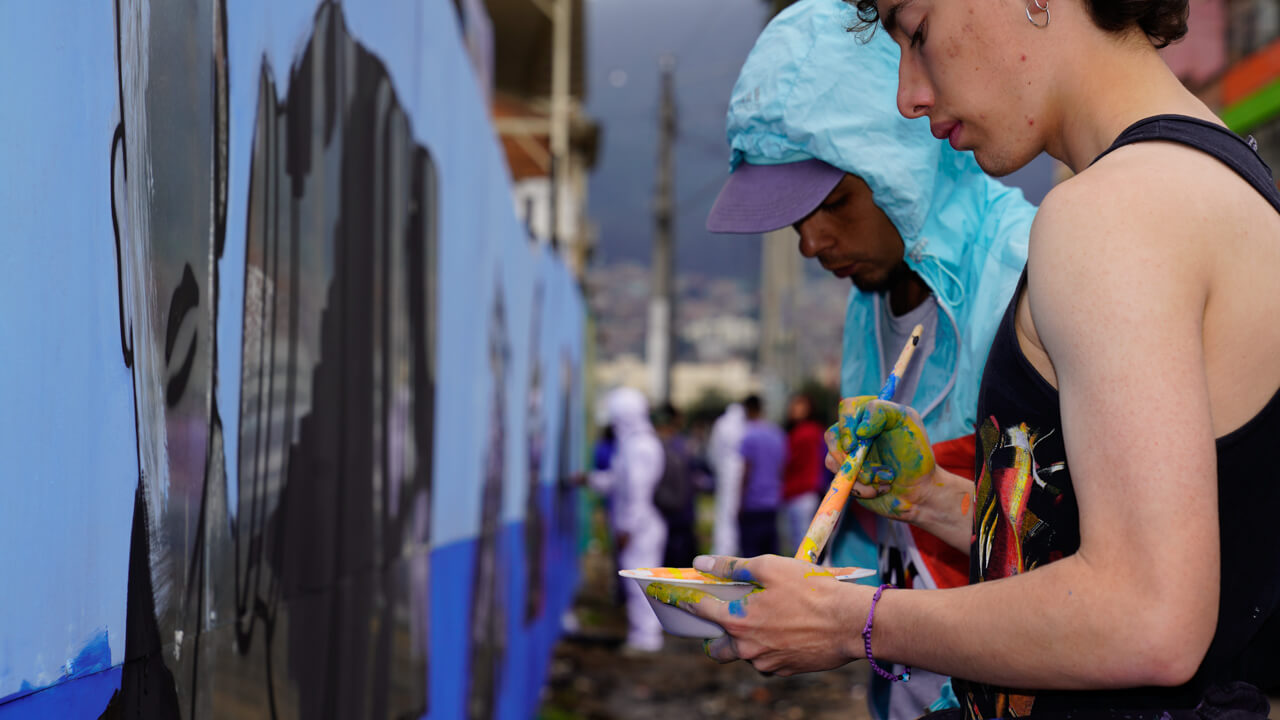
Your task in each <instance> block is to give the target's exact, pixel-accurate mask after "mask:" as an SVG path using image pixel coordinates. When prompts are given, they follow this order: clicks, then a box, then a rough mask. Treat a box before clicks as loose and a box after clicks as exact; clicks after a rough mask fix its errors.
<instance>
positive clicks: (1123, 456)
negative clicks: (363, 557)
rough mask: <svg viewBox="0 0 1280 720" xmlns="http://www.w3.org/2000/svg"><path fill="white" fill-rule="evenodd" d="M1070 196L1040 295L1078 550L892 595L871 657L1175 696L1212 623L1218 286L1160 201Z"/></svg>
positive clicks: (1048, 224) (1037, 268) (1004, 678)
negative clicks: (1213, 288)
mask: <svg viewBox="0 0 1280 720" xmlns="http://www.w3.org/2000/svg"><path fill="white" fill-rule="evenodd" d="M1109 190H1110V191H1112V192H1114V188H1109ZM1064 195H1065V197H1061V198H1059V199H1058V202H1056V203H1053V204H1048V203H1047V204H1046V206H1045V207H1044V208H1043V209H1042V210H1041V215H1040V217H1039V218H1038V219H1037V221H1036V226H1035V228H1034V229H1033V233H1032V245H1031V247H1032V254H1031V260H1030V265H1029V267H1030V283H1029V288H1030V296H1029V300H1030V308H1031V313H1032V318H1033V320H1034V331H1035V332H1036V334H1038V336H1039V338H1040V340H1041V342H1042V343H1043V345H1044V348H1045V350H1046V352H1047V353H1048V355H1049V357H1050V358H1051V360H1052V363H1053V369H1054V372H1055V373H1056V376H1057V383H1058V387H1059V392H1060V397H1061V406H1062V422H1063V437H1064V442H1065V445H1066V451H1067V457H1068V467H1069V468H1070V470H1071V474H1072V481H1073V484H1074V486H1075V490H1076V494H1077V498H1078V502H1079V507H1080V536H1081V544H1080V550H1079V552H1078V553H1076V554H1075V555H1073V556H1071V557H1069V558H1066V559H1064V560H1062V561H1059V562H1057V563H1053V564H1051V565H1048V566H1046V567H1043V568H1040V569H1038V570H1035V571H1032V572H1029V573H1025V574H1023V575H1021V576H1018V577H1014V578H1009V579H1007V580H1004V581H999V582H994V583H984V584H982V585H980V586H974V587H969V588H962V589H959V590H956V591H954V592H950V591H949V592H946V593H936V594H935V593H920V594H918V596H917V594H915V593H897V594H896V595H894V596H893V597H892V598H891V599H890V600H889V602H887V603H885V605H884V607H883V608H882V612H883V613H884V615H883V616H882V618H878V622H877V626H878V628H879V629H882V630H883V632H882V633H881V634H882V635H883V637H882V638H881V642H882V643H883V644H879V643H877V644H876V646H877V647H882V648H883V649H882V650H881V651H880V652H883V653H884V654H885V656H886V657H894V656H897V657H899V658H900V659H902V660H913V661H915V662H918V663H919V664H921V665H924V666H927V667H931V668H934V669H938V670H941V671H943V672H948V673H951V674H958V675H961V676H968V677H975V678H978V679H982V680H986V681H990V682H996V683H1000V684H1006V685H1011V686H1015V687H1068V688H1070V687H1105V686H1128V685H1134V684H1138V683H1154V684H1178V683H1181V682H1184V681H1185V680H1186V679H1188V678H1189V677H1190V676H1191V674H1192V673H1194V671H1195V669H1196V667H1197V666H1198V665H1199V663H1200V661H1201V659H1202V658H1203V655H1204V652H1205V651H1206V650H1207V648H1208V645H1209V642H1210V640H1211V639H1212V636H1213V631H1214V627H1215V624H1216V617H1217V600H1218V598H1217V588H1218V572H1219V559H1218V524H1217V502H1216V501H1217V492H1216V469H1215V454H1214V445H1213V431H1212V425H1211V415H1210V410H1209V396H1208V389H1207V382H1206V378H1205V368H1204V349H1203V343H1202V340H1201V337H1202V327H1201V326H1202V319H1203V310H1204V304H1205V301H1206V297H1207V287H1208V281H1207V275H1206V274H1205V271H1204V269H1203V266H1202V265H1201V263H1200V262H1199V261H1198V260H1199V257H1198V253H1197V252H1196V251H1195V249H1194V248H1191V247H1190V246H1189V245H1190V243H1189V242H1188V240H1187V239H1185V238H1180V237H1179V234H1178V232H1177V230H1176V228H1174V227H1171V226H1170V220H1169V219H1167V218H1160V217H1157V216H1156V213H1159V212H1167V210H1168V208H1161V207H1158V206H1156V207H1153V203H1152V202H1151V200H1150V199H1149V196H1148V197H1143V196H1141V195H1140V194H1139V195H1138V196H1136V197H1128V198H1125V197H1115V196H1112V197H1110V198H1105V199H1104V198H1099V197H1091V196H1090V195H1089V194H1088V192H1087V188H1086V189H1085V191H1084V192H1081V191H1079V190H1077V191H1075V192H1068V193H1064ZM992 607H999V608H1001V611H1000V612H999V613H989V612H984V611H983V609H984V608H988V609H989V608H992ZM1045 608H1053V610H1052V611H1051V612H1046V611H1045ZM1037 639H1039V640H1040V641H1039V642H1037V641H1036V640H1037ZM1048 639H1052V642H1048V641H1047V640H1048ZM875 640H876V638H873V641H875Z"/></svg>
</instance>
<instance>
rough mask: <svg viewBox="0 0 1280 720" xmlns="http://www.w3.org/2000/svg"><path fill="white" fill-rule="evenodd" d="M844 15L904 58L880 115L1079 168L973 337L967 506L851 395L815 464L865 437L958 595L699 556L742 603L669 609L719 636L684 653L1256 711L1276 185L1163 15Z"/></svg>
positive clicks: (984, 1) (1273, 650) (917, 447)
mask: <svg viewBox="0 0 1280 720" xmlns="http://www.w3.org/2000/svg"><path fill="white" fill-rule="evenodd" d="M857 5H858V7H859V11H860V13H861V15H862V17H863V19H864V20H867V21H868V23H873V22H879V23H882V25H883V27H881V28H880V31H885V30H887V31H888V32H889V33H890V35H891V37H893V38H894V40H896V41H897V43H898V45H899V47H900V48H901V51H902V60H901V68H900V74H899V92H898V100H899V109H900V110H901V111H902V113H903V114H904V115H907V116H908V117H919V116H928V117H929V118H930V121H931V124H932V128H933V131H934V134H935V135H936V136H938V137H939V138H946V139H947V140H948V141H949V142H950V143H951V144H952V145H953V146H954V147H956V148H958V149H969V150H972V151H973V152H974V155H975V157H976V158H977V160H978V162H979V164H980V165H982V167H983V168H984V169H985V170H987V171H988V172H989V173H992V174H996V175H1002V174H1005V173H1008V172H1011V171H1013V170H1015V169H1017V168H1018V167H1021V166H1022V165H1024V164H1025V163H1027V162H1028V161H1030V160H1031V159H1032V158H1033V157H1035V156H1036V155H1038V154H1039V153H1040V152H1042V151H1047V152H1048V153H1050V154H1051V155H1053V156H1054V157H1056V158H1058V159H1059V160H1061V161H1063V162H1064V163H1066V164H1067V165H1068V166H1069V167H1070V168H1071V169H1072V170H1074V171H1075V172H1076V173H1077V174H1076V176H1075V177H1073V178H1072V179H1071V180H1068V181H1066V182H1065V183H1063V184H1062V185H1060V186H1059V187H1058V188H1056V189H1055V190H1054V191H1053V192H1052V193H1050V195H1049V196H1048V197H1047V198H1046V199H1045V201H1044V203H1043V205H1042V206H1041V209H1040V213H1039V216H1038V217H1037V219H1036V221H1035V224H1034V226H1033V228H1032V235H1031V242H1030V253H1029V259H1028V267H1027V273H1026V278H1025V282H1024V285H1023V286H1022V287H1021V288H1020V291H1019V294H1018V296H1017V297H1015V298H1014V300H1013V302H1012V303H1011V304H1010V307H1009V309H1008V312H1007V314H1006V318H1005V323H1004V326H1003V329H1002V331H1001V333H998V334H997V339H996V341H995V343H994V344H993V346H992V351H991V354H990V360H989V362H988V366H987V372H986V375H985V378H984V384H983V390H982V394H981V398H980V408H981V415H980V418H979V424H980V427H979V428H978V430H979V435H980V440H979V443H980V444H979V448H978V454H979V465H980V467H979V468H978V469H979V471H980V473H981V476H980V478H979V481H978V483H977V487H976V489H975V486H974V484H973V483H969V482H967V481H964V480H963V479H961V478H959V477H958V476H955V475H952V474H950V473H948V472H946V471H943V470H941V469H937V468H936V467H935V463H934V461H933V458H932V456H931V454H930V452H929V446H928V439H927V437H926V436H925V433H924V432H923V431H922V429H921V428H920V425H919V421H918V418H917V417H916V415H915V413H914V412H913V411H910V410H908V409H905V408H903V407H901V406H897V405H893V404H891V403H884V402H880V401H876V400H874V399H873V398H853V399H850V400H847V401H845V402H846V408H845V410H846V411H847V416H848V417H847V421H846V426H847V428H848V430H849V431H850V432H849V433H848V436H847V437H846V439H845V441H844V443H843V444H842V447H840V448H836V449H835V450H833V458H832V459H833V460H835V461H842V460H843V459H844V458H843V452H848V451H850V450H851V447H850V445H851V440H852V439H853V438H865V439H868V440H873V441H874V445H873V448H874V449H873V451H872V458H873V460H874V461H875V462H876V464H878V465H879V466H880V467H870V466H868V467H864V472H863V473H862V474H861V475H860V480H862V481H866V482H867V483H868V484H859V485H858V486H856V487H855V492H856V493H858V494H859V496H860V497H861V498H863V499H872V498H876V497H877V496H882V495H885V494H888V495H889V496H890V498H888V499H890V500H892V501H893V502H894V504H896V505H897V506H898V507H899V508H902V507H906V508H907V509H908V510H907V512H906V513H904V514H905V515H907V516H909V520H910V521H911V522H913V523H915V524H917V525H919V526H921V527H923V528H925V529H927V530H929V531H930V532H932V533H933V534H935V535H937V536H939V537H941V538H943V539H945V540H947V541H948V542H949V543H951V544H952V545H953V546H955V547H958V548H964V549H966V550H969V551H970V552H971V568H970V575H971V580H972V581H973V582H972V584H970V585H969V586H967V587H962V588H956V589H949V590H937V591H921V592H915V593H900V592H894V591H893V590H888V591H886V592H883V593H882V594H881V595H880V596H879V598H880V599H879V601H878V603H876V602H875V601H874V596H873V594H872V591H871V590H870V589H868V588H863V587H857V586H848V585H841V584H839V583H836V582H834V581H833V580H832V579H830V578H825V577H821V576H814V575H813V574H812V573H811V571H810V570H809V569H808V568H807V567H806V566H805V565H804V564H803V563H800V562H797V561H794V560H789V559H782V558H771V557H766V558H756V559H752V560H749V561H741V560H734V559H728V558H706V559H701V560H699V561H698V562H695V565H697V566H699V567H701V568H704V569H707V570H710V571H713V572H716V573H717V574H721V575H725V576H729V575H736V576H739V577H750V578H752V579H754V580H755V581H756V582H758V583H759V584H761V585H762V586H763V587H764V589H763V590H761V591H759V592H756V593H755V594H753V595H751V596H749V598H748V599H747V600H746V602H745V603H742V604H740V605H735V606H734V607H733V612H732V613H731V612H730V609H729V608H728V607H727V606H726V605H725V604H724V603H719V602H716V601H713V600H703V601H701V602H699V603H696V604H694V605H691V606H689V607H690V609H691V610H692V611H693V612H695V613H697V614H699V615H701V616H704V617H707V618H710V619H712V620H714V621H716V622H718V623H720V624H721V625H723V626H724V627H725V628H726V631H727V633H728V635H726V636H725V637H724V638H721V639H718V640H715V641H713V642H712V643H710V645H709V647H708V653H709V654H710V655H711V656H712V657H714V658H716V659H718V660H721V661H729V660H734V659H739V658H741V659H746V660H748V661H750V662H751V663H752V664H753V665H754V666H755V667H756V668H757V669H759V670H761V671H764V672H776V673H779V674H791V673H796V672H803V671H810V670H817V669H822V668H828V667H832V666H835V665H838V664H841V663H843V662H847V661H848V660H850V659H858V658H864V657H867V656H868V655H869V654H872V655H874V657H875V659H876V664H877V666H880V665H885V664H887V663H889V662H900V663H906V664H908V665H913V666H918V667H924V668H927V669H930V670H933V671H936V672H942V673H947V674H951V675H954V676H957V677H963V678H969V679H970V680H971V682H970V683H968V684H967V686H966V687H964V688H963V689H962V692H963V697H962V704H964V705H965V710H966V713H967V714H968V715H969V716H970V717H978V716H981V717H992V716H1001V717H1014V716H1021V717H1026V716H1031V717H1061V716H1064V715H1066V714H1068V713H1074V714H1075V715H1076V716H1077V717H1079V716H1087V717H1107V716H1121V715H1123V716H1126V717H1151V718H1157V717H1184V716H1185V717H1194V716H1196V708H1197V706H1202V708H1201V712H1206V713H1207V712H1214V711H1216V710H1219V709H1222V708H1226V707H1230V708H1233V709H1234V710H1235V711H1237V712H1239V713H1241V714H1240V715H1233V716H1232V717H1265V715H1266V712H1267V709H1266V701H1265V698H1264V697H1262V696H1261V695H1260V694H1259V693H1257V692H1256V690H1255V689H1254V688H1253V687H1252V686H1250V685H1247V684H1242V683H1254V684H1265V683H1268V682H1272V681H1274V680H1275V675H1274V673H1275V670H1276V663H1277V657H1280V648H1278V647H1277V636H1278V635H1280V630H1278V628H1280V610H1278V609H1277V606H1280V542H1278V541H1277V540H1276V538H1275V537H1274V534H1273V533H1271V532H1269V530H1268V528H1269V527H1272V526H1273V525H1274V522H1275V520H1276V518H1277V517H1280V490H1277V487H1280V483H1278V482H1276V480H1277V475H1280V472H1277V471H1276V470H1275V469H1274V463H1273V461H1272V459H1271V457H1270V453H1269V452H1268V450H1269V446H1270V445H1271V444H1274V443H1275V441H1276V439H1277V438H1278V437H1280V397H1278V393H1277V388H1278V387H1280V363H1277V362H1276V360H1275V359H1276V358H1277V357H1280V325H1277V324H1276V323H1274V322H1272V321H1271V318H1274V317H1276V316H1277V315H1278V314H1280V290H1278V287H1280V286H1278V284H1277V283H1276V280H1275V279H1276V278H1277V277H1278V276H1280V212H1278V211H1280V195H1277V194H1276V192H1275V188H1274V185H1272V184H1270V183H1269V182H1267V181H1266V176H1267V175H1268V174H1269V171H1267V170H1266V169H1265V166H1264V165H1262V163H1261V161H1260V160H1259V159H1258V158H1257V157H1256V155H1254V154H1253V153H1252V150H1251V149H1249V148H1248V146H1247V145H1245V144H1244V143H1243V142H1242V141H1240V140H1239V139H1236V138H1233V137H1232V136H1231V135H1230V134H1229V133H1228V132H1227V131H1225V129H1223V128H1221V122H1220V121H1219V120H1218V119H1217V118H1216V117H1215V116H1214V115H1213V114H1212V113H1211V112H1210V111H1209V109H1208V108H1207V107H1205V106H1204V105H1203V104H1202V103H1201V102H1200V101H1199V100H1198V99H1196V98H1195V97H1194V96H1193V95H1192V94H1191V93H1189V92H1188V91H1187V90H1186V89H1185V88H1184V87H1183V86H1182V85H1181V84H1180V83H1179V82H1178V80H1177V78H1176V77H1174V75H1173V74H1172V73H1171V72H1170V71H1169V69H1168V68H1167V67H1166V66H1165V65H1164V63H1163V61H1162V60H1161V59H1160V57H1159V55H1158V54H1157V53H1156V47H1157V46H1161V45H1163V44H1166V43H1167V42H1168V41H1171V40H1174V39H1177V38H1178V37H1180V36H1181V35H1182V34H1183V33H1184V32H1185V18H1186V12H1187V4H1186V0H1131V1H1130V2H1125V3H1118V2H1111V1H1107V0H1028V1H1027V2H1026V3H1024V2H1022V0H879V2H877V0H858V2H857ZM1157 116H1179V117H1160V119H1158V120H1156V121H1153V122H1145V123H1140V121H1143V120H1144V119H1146V118H1151V117H1157ZM1126 129H1128V131H1126ZM1117 139H1119V140H1120V141H1121V142H1120V143H1119V144H1120V145H1122V147H1119V148H1118V149H1115V150H1114V152H1106V151H1108V149H1109V146H1111V145H1112V144H1113V142H1114V141H1116V140H1117ZM1102 155H1105V157H1099V156H1102ZM1095 158H1098V159H1097V160H1096V162H1095ZM872 478H876V479H877V480H878V483H873V482H871V481H872ZM879 500H880V501H879V502H877V503H875V504H876V505H877V506H880V507H883V506H884V505H886V502H885V500H886V498H883V497H881V498H880V499H879ZM988 580H998V582H986V581H988ZM864 628H866V632H865V633H864V632H861V631H862V630H863V629H864Z"/></svg>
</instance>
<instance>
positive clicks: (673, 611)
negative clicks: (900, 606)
mask: <svg viewBox="0 0 1280 720" xmlns="http://www.w3.org/2000/svg"><path fill="white" fill-rule="evenodd" d="M618 574H619V575H621V576H622V577H624V578H631V579H632V580H635V581H636V584H637V585H639V586H640V591H641V592H644V589H645V588H647V587H649V583H654V582H660V583H666V584H668V585H678V586H682V587H692V588H697V589H698V590H701V591H702V592H705V593H707V594H708V595H711V596H713V597H716V598H719V599H721V600H724V601H726V602H731V601H733V600H738V599H741V598H743V597H746V595H747V593H749V592H751V590H752V589H754V588H755V587H756V586H755V585H754V584H752V583H748V582H726V581H721V582H711V581H706V580H697V579H692V578H672V577H662V576H660V575H655V574H654V572H653V571H652V570H650V569H648V568H640V569H636V570H619V571H618ZM875 574H876V571H875V570H871V569H869V568H858V569H856V570H854V571H853V572H851V573H849V574H848V575H840V576H838V577H837V578H836V579H837V580H839V581H840V582H854V581H857V580H860V579H862V578H864V577H870V576H872V575H875ZM645 599H646V600H648V601H649V606H650V607H652V608H653V613H654V614H655V615H657V616H658V621H659V622H661V623H662V629H663V630H666V631H667V632H668V633H670V634H672V635H675V636H677V637H687V638H718V637H720V636H721V635H724V628H722V627H720V626H719V625H718V624H716V623H713V622H711V621H710V620H704V619H703V618H700V617H698V616H697V615H694V614H693V613H691V612H689V611H688V610H682V609H680V608H678V607H675V606H674V605H668V604H666V603H664V602H662V601H661V600H657V599H655V598H652V597H649V596H648V595H645Z"/></svg>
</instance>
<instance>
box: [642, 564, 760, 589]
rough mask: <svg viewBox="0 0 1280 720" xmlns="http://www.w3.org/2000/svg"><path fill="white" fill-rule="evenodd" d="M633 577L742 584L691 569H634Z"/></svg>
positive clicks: (716, 583) (714, 583) (712, 583)
mask: <svg viewBox="0 0 1280 720" xmlns="http://www.w3.org/2000/svg"><path fill="white" fill-rule="evenodd" d="M631 572H632V573H634V574H635V575H640V576H643V577H652V578H658V579H661V580H697V581H698V582H703V583H707V584H710V585H741V584H742V583H739V582H736V581H734V580H725V579H724V578H720V577H716V576H715V575H708V574H707V573H704V572H702V571H701V570H694V569H693V568H670V567H662V568H636V569H635V570H632V571H631Z"/></svg>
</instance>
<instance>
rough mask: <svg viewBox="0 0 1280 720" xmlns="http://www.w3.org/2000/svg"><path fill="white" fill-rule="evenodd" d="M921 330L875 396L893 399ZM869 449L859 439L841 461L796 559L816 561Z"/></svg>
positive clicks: (918, 328) (867, 441)
mask: <svg viewBox="0 0 1280 720" xmlns="http://www.w3.org/2000/svg"><path fill="white" fill-rule="evenodd" d="M923 332H924V326H923V325H917V326H915V329H913V330H912V331H911V337H909V338H907V344H906V345H904V346H903V347H902V353H901V354H899V355H898V362H896V363H894V365H893V371H892V372H890V373H889V377H887V378H885V381H884V386H883V387H881V388H880V394H879V395H878V397H879V398H880V399H881V400H893V396H894V394H895V393H897V391H898V382H899V381H900V380H901V379H902V376H903V375H904V374H905V373H906V372H907V365H908V364H910V363H911V356H912V355H913V354H915V351H916V346H917V345H919V344H920V335H921V334H922V333H923ZM870 449H871V439H863V440H859V441H858V447H857V450H856V451H854V453H853V456H852V457H851V458H849V459H847V460H845V463H844V465H843V466H841V468H840V472H839V473H837V474H836V476H835V479H833V480H832V481H831V489H829V490H827V495H826V497H824V498H822V504H821V505H819V506H818V512H816V513H814V515H813V521H812V522H810V523H809V530H808V532H806V533H805V534H804V541H803V542H801V543H800V549H798V550H796V559H797V560H807V561H808V562H811V563H816V562H818V556H819V555H821V554H822V548H824V547H826V546H827V540H828V539H829V538H830V537H831V533H832V532H833V531H834V530H835V528H836V521H837V520H839V519H840V512H841V511H842V510H844V504H845V503H846V502H848V500H849V493H850V492H851V491H852V490H853V483H854V481H856V480H857V479H858V471H859V470H861V469H862V463H863V461H864V460H866V459H867V451H868V450H870Z"/></svg>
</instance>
